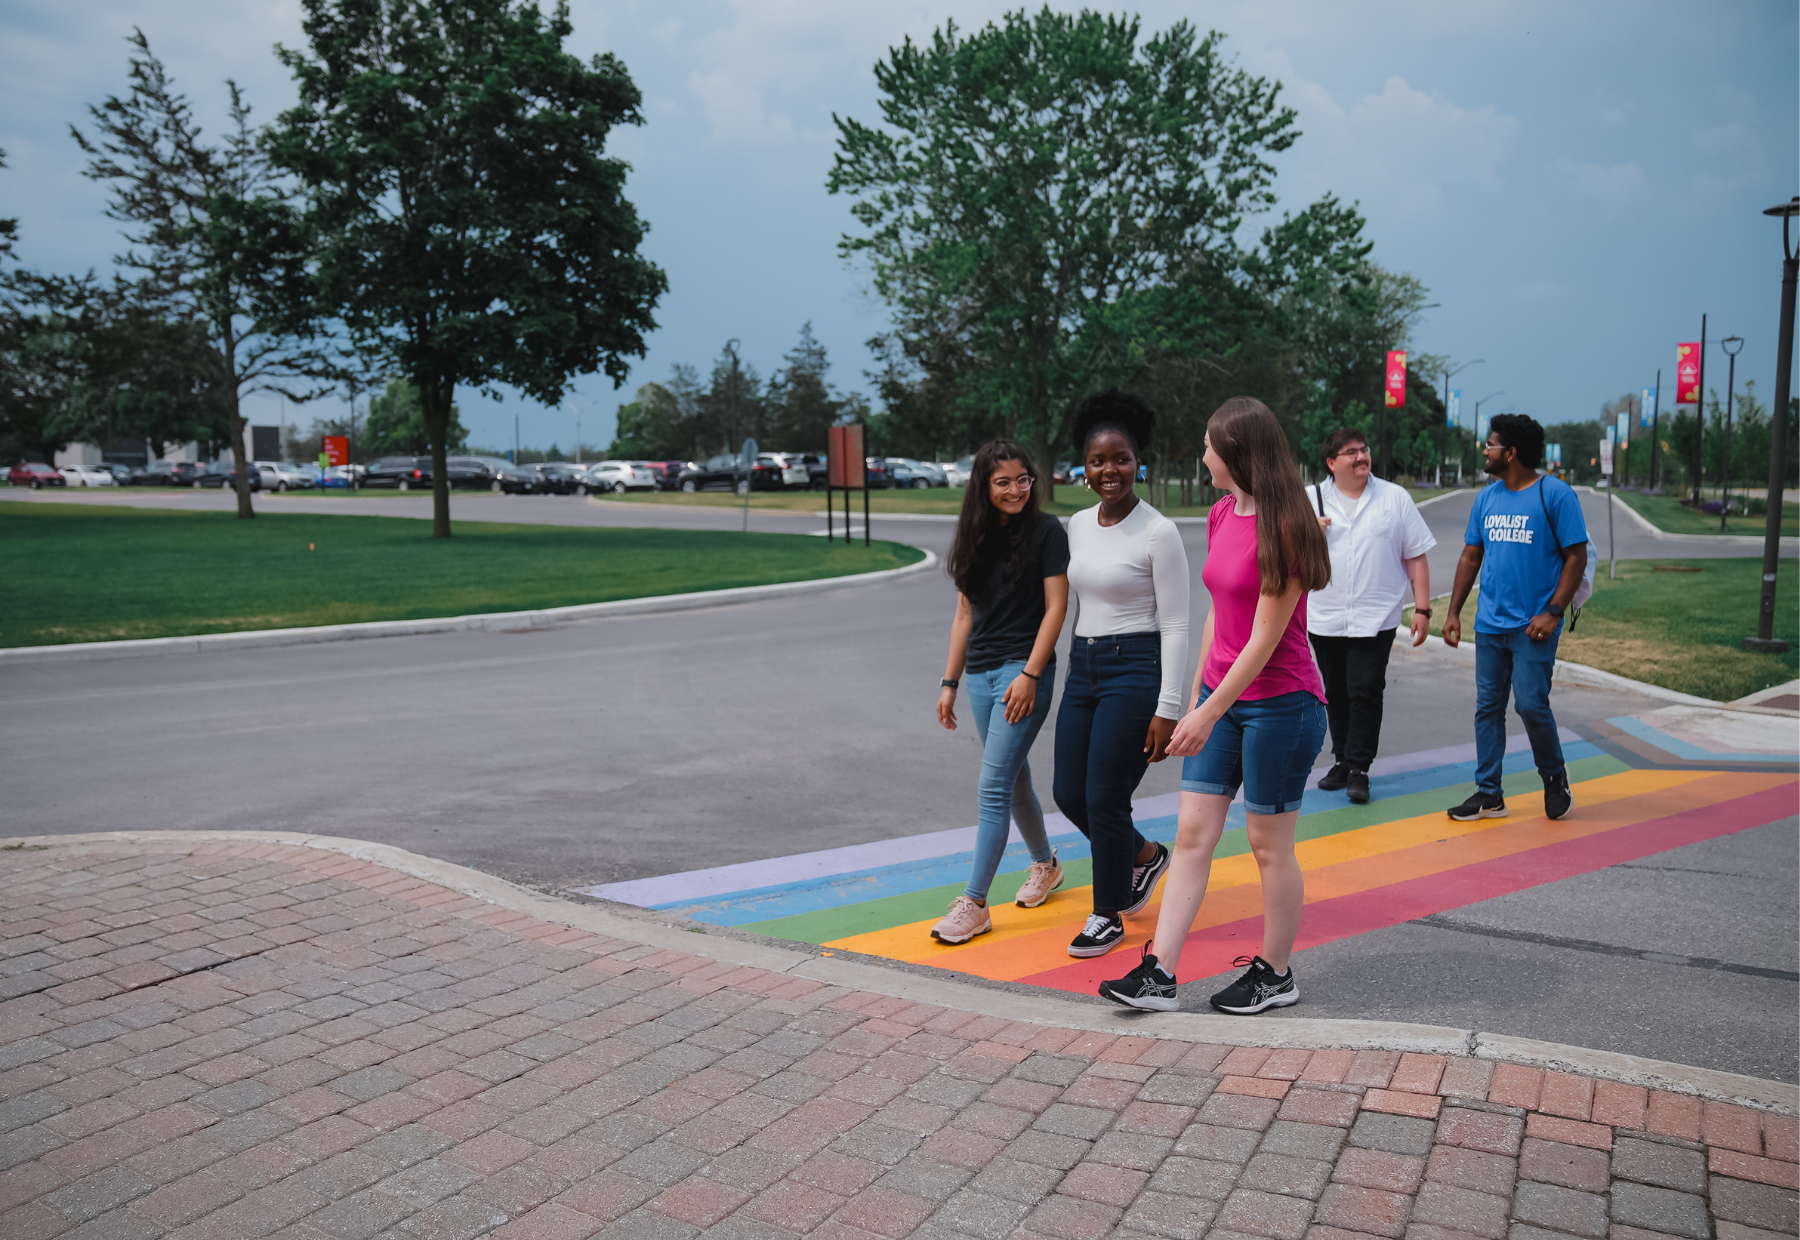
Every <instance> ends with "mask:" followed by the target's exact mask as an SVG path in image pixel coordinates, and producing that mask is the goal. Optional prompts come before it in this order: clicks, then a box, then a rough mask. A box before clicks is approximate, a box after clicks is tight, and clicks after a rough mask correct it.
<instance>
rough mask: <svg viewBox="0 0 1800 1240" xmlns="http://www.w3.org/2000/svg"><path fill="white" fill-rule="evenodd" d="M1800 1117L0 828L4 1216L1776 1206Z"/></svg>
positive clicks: (1213, 1213) (485, 1221)
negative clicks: (1134, 1031)
mask: <svg viewBox="0 0 1800 1240" xmlns="http://www.w3.org/2000/svg"><path fill="white" fill-rule="evenodd" d="M1246 1036H1250V1035H1249V1032H1248V1029H1247V1034H1246ZM1797 1143H1800V1133H1797V1131H1796V1122H1795V1118H1794V1117H1793V1116H1791V1115H1777V1114H1772V1113H1764V1112H1759V1111H1756V1110H1751V1109H1747V1108H1744V1107H1738V1106H1730V1105H1722V1104H1718V1103H1713V1102H1702V1101H1700V1100H1698V1099H1696V1098H1692V1097H1688V1096H1683V1095H1678V1094H1673V1093H1664V1092H1660V1091H1646V1090H1645V1089H1642V1088H1638V1087H1633V1086H1626V1085H1619V1084H1614V1083H1610V1082H1604V1081H1602V1082H1596V1081H1594V1080H1592V1079H1588V1078H1584V1077H1580V1076H1575V1075H1568V1074H1563V1073H1556V1072H1544V1071H1540V1070H1537V1069H1532V1068H1523V1067H1518V1066H1514V1065H1509V1064H1501V1065H1499V1066H1495V1065H1494V1064H1493V1063H1492V1062H1490V1061H1484V1060H1477V1059H1459V1058H1449V1059H1446V1058H1444V1057H1441V1056H1434V1055H1415V1054H1400V1053H1396V1052H1386V1051H1360V1052H1352V1051H1332V1050H1322V1051H1304V1050H1276V1051H1269V1050H1258V1049H1251V1048H1248V1047H1237V1048H1233V1047H1228V1046H1213V1045H1196V1044H1194V1043H1191V1042H1180V1041H1159V1040H1153V1039H1149V1038H1140V1037H1114V1036H1109V1035H1105V1034H1096V1033H1092V1032H1081V1031H1076V1030H1072V1029H1058V1028H1052V1027H1046V1026H1044V1025H1035V1024H1019V1023H1014V1022H1009V1021H1006V1020H1002V1019H999V1018H996V1017H991V1016H977V1015H972V1014H970V1013H966V1012H957V1011H951V1010H947V1009H944V1008H939V1007H929V1006H923V1005H916V1004H908V1003H906V1002H904V1001H902V1000H896V999H891V998H885V997H880V996H875V995H870V994H866V993H859V992H855V991H850V990H846V989H843V988H841V987H833V986H827V985H823V984H821V983H819V982H816V981H811V980H806V979H800V978H794V977H788V976H784V975H781V974H777V973H770V972H765V971H762V970H758V969H752V968H743V967H739V966H735V965H729V964H720V963H717V962H716V961H713V960H710V959H706V958H703V957H700V956H695V955H687V954H683V953H678V952H674V951H667V950H661V949H658V948H654V947H646V946H643V945H641V944H635V943H631V942H626V941H623V940H619V939H609V938H605V937H600V936H596V935H594V934H590V933H587V932H585V931H581V930H575V929H570V928H568V927H566V926H562V925H557V924H554V923H551V922H547V921H542V920H539V919H536V918H534V917H531V916H528V915H526V914H523V913H519V912H514V911H511V910H509V909H506V908H501V907H497V906H495V905H493V904H489V903H484V902H482V901H479V900H476V899H473V898H470V897H467V896H464V895H460V894H458V893H456V892H454V891H451V890H449V889H447V888H444V887H441V886H437V885H435V884H432V883H429V882H425V881H422V880H419V879H416V878H412V877H409V876H407V875H404V874H400V873H397V872H396V871H394V870H392V869H387V868H383V867H381V866H378V865H375V864H372V863H369V862H366V861H361V860H357V859H354V858H349V857H345V856H342V855H338V854H335V853H331V852H327V851H323V850H321V849H316V848H306V847H299V846H288V845H271V844H261V843H258V844H249V843H236V844H234V843H228V842H221V843H216V844H215V843H206V844H195V845H186V844H182V845H176V844H166V845H163V844H159V845H137V846H130V845H117V844H89V845H71V846H57V847H52V848H48V849H42V850H32V849H25V850H18V851H12V850H8V851H6V852H3V853H0V1155H3V1157H0V1167H3V1168H4V1170H0V1237H4V1238H5V1240H34V1238H36V1237H40V1236H57V1235H62V1236H70V1237H84V1238H85V1237H90V1236H92V1237H102V1236H104V1237H157V1236H163V1235H171V1236H180V1237H183V1238H184V1240H185V1238H187V1237H195V1238H198V1237H216V1238H219V1240H240V1238H242V1237H250V1236H264V1235H278V1236H281V1237H283V1238H293V1240H299V1238H301V1237H306V1238H309V1240H319V1238H322V1237H337V1238H340V1240H352V1238H358V1237H368V1236H375V1235H385V1236H392V1237H399V1238H403V1240H434V1238H438V1237H445V1238H449V1237H466V1236H477V1235H483V1234H491V1235H493V1236H496V1237H506V1238H509V1240H512V1238H524V1237H532V1238H540V1237H542V1238H558V1240H561V1238H568V1240H576V1238H579V1237H587V1236H595V1235H598V1236H604V1237H607V1238H608V1240H628V1238H629V1240H689V1238H691V1237H696V1236H699V1235H700V1234H701V1233H703V1232H704V1233H705V1234H706V1235H707V1236H708V1237H709V1238H717V1240H788V1238H789V1237H792V1236H798V1235H807V1236H814V1237H819V1238H821V1240H875V1238H877V1237H880V1238H885V1240H901V1238H902V1237H907V1236H921V1237H924V1236H929V1237H931V1238H932V1240H965V1238H991V1240H999V1238H1001V1237H1008V1236H1016V1237H1020V1238H1021V1240H1026V1238H1029V1237H1032V1236H1044V1237H1055V1238H1056V1240H1103V1238H1111V1237H1118V1238H1120V1240H1129V1238H1130V1237H1133V1236H1138V1235H1142V1236H1160V1237H1167V1238H1169V1240H1186V1238H1189V1237H1193V1238H1197V1237H1200V1236H1203V1235H1211V1236H1213V1237H1215V1238H1217V1240H1237V1238H1238V1237H1259V1238H1262V1240H1356V1237H1358V1236H1364V1235H1366V1236H1381V1237H1387V1238H1389V1240H1463V1238H1464V1237H1481V1238H1483V1240H1557V1238H1558V1237H1565V1238H1566V1237H1582V1238H1586V1240H1655V1237H1656V1236H1658V1235H1666V1236H1678V1237H1684V1238H1685V1240H1712V1238H1713V1237H1718V1240H1763V1238H1764V1237H1767V1236H1772V1235H1774V1234H1785V1235H1793V1234H1794V1232H1795V1229H1796V1188H1797V1187H1800V1184H1797V1181H1796V1165H1795V1164H1796V1161H1797V1160H1800V1151H1797V1149H1796V1146H1797Z"/></svg>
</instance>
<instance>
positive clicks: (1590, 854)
mask: <svg viewBox="0 0 1800 1240" xmlns="http://www.w3.org/2000/svg"><path fill="white" fill-rule="evenodd" d="M1797 797H1800V783H1788V784H1782V785H1779V786H1777V787H1774V788H1769V789H1767V790H1765V791H1762V792H1755V793H1751V794H1749V795H1748V796H1742V797H1736V798H1733V799H1732V800H1729V801H1720V802H1718V803H1716V804H1713V805H1707V806H1702V807H1698V808H1695V809H1691V810H1687V811H1685V812H1683V813H1680V814H1671V815H1669V816H1668V817H1667V818H1653V819H1650V820H1648V821H1646V822H1638V823H1631V824H1629V825H1626V826H1622V827H1617V828H1614V829H1613V830H1611V831H1601V832H1599V833H1597V834H1594V835H1588V836H1583V837H1582V838H1580V839H1574V840H1567V841H1564V842H1562V843H1559V844H1546V845H1545V846H1544V847H1542V848H1532V849H1528V850H1526V851H1524V852H1517V853H1513V854H1511V855H1509V856H1505V857H1495V858H1493V859H1492V860H1489V861H1480V862H1477V863H1475V864H1474V865H1465V866H1458V867H1457V868H1455V869H1450V870H1443V871H1440V872H1439V873H1437V874H1428V875H1425V876H1423V877H1420V878H1413V879H1408V880H1406V881H1405V882H1399V883H1394V884H1392V885H1390V886H1387V887H1376V888H1372V889H1370V890H1368V891H1359V892H1357V893H1356V894H1354V895H1347V896H1338V897H1336V898H1335V899H1331V900H1320V901H1319V902H1318V903H1316V904H1308V905H1307V906H1306V912H1305V915H1304V916H1303V917H1302V918H1301V921H1300V939H1299V942H1298V943H1296V944H1295V949H1296V950H1300V949H1304V948H1308V947H1316V946H1318V945H1319V944H1321V943H1332V942H1336V941H1337V940H1339V939H1347V938H1351V937H1354V936H1355V935H1358V934H1366V933H1368V932H1369V931H1371V930H1379V929H1382V928H1383V927H1385V926H1397V925H1399V924H1400V923H1401V922H1405V921H1411V920H1413V919H1414V918H1416V917H1423V916H1425V915H1427V914H1430V913H1442V912H1445V911H1447V910H1449V909H1453V908H1461V907H1463V906H1464V905H1466V904H1475V903H1478V902H1479V901H1482V900H1490V899H1492V898H1493V897H1495V896H1502V895H1507V894H1508V893H1510V892H1514V891H1523V890H1525V889H1526V888H1529V887H1537V886H1541V885H1542V884H1544V883H1553V882H1556V881H1558V880H1559V879H1564V878H1572V877H1574V876H1575V875H1577V874H1587V873H1590V872H1592V871H1594V870H1600V869H1604V868H1606V867H1607V866H1609V865H1618V864H1619V863H1620V862H1622V861H1635V860H1637V859H1638V858H1640V857H1648V856H1651V855H1653V854H1655V853H1660V852H1667V851H1669V850H1670V849H1671V848H1680V847H1682V846H1684V845H1687V844H1697V843H1699V842H1700V841H1701V840H1710V839H1715V838H1717V837H1718V836H1721V835H1731V834H1733V833H1735V832H1738V831H1746V830H1749V829H1750V828H1751V827H1760V826H1762V825H1763V824H1764V823H1767V822H1773V821H1774V820H1775V819H1777V818H1785V817H1787V816H1789V815H1791V814H1793V813H1794V812H1795V810H1796V808H1797V806H1796V799H1797ZM1261 944H1262V918H1261V917H1246V918H1242V919H1240V920H1238V921H1233V922H1226V923H1224V924H1223V925H1217V926H1208V927H1205V928H1203V929H1200V930H1196V931H1194V932H1193V933H1192V934H1190V935H1189V936H1188V940H1187V943H1186V945H1185V946H1183V947H1182V949H1181V973H1182V975H1183V976H1185V977H1211V976H1213V975H1214V974H1217V973H1226V972H1230V971H1231V970H1232V968H1233V966H1232V963H1231V962H1232V960H1233V959H1234V958H1236V957H1238V956H1248V955H1252V954H1254V953H1255V952H1256V951H1257V950H1258V948H1259V947H1260V946H1261ZM1125 950H1126V949H1123V948H1121V949H1118V950H1116V951H1115V952H1114V953H1113V954H1112V956H1111V957H1107V956H1102V957H1100V958H1099V959H1097V960H1083V961H1079V962H1077V963H1074V964H1069V965H1063V966H1061V967H1059V968H1055V969H1047V970H1045V971H1044V972H1042V973H1034V974H1032V975H1031V976H1029V977H1021V978H1019V979H1018V980H1019V981H1021V982H1027V983H1030V984H1031V985H1034V986H1050V987H1054V988H1055V989H1058V990H1073V991H1080V992H1083V993H1091V992H1092V991H1093V989H1094V987H1095V986H1097V985H1099V984H1100V982H1101V981H1102V980H1103V979H1105V978H1110V977H1119V976H1121V975H1123V974H1124V972H1125V970H1126V969H1127V968H1129V967H1130V966H1129V965H1128V964H1122V963H1121V961H1120V959H1119V956H1120V955H1121V954H1122V953H1123V952H1124V951H1125ZM1133 954H1135V953H1133Z"/></svg>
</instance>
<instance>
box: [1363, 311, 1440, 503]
mask: <svg viewBox="0 0 1800 1240" xmlns="http://www.w3.org/2000/svg"><path fill="white" fill-rule="evenodd" d="M1443 304H1444V303H1442V302H1439V301H1429V302H1426V303H1425V304H1424V305H1422V306H1414V307H1413V308H1412V309H1411V310H1408V311H1407V312H1406V313H1405V314H1403V315H1401V316H1400V322H1401V324H1402V325H1403V326H1404V324H1405V323H1406V321H1407V320H1408V319H1410V318H1412V317H1413V316H1414V315H1418V314H1423V313H1424V312H1425V311H1427V310H1439V309H1442V308H1443ZM1386 374H1387V372H1386V371H1385V370H1383V371H1382V375H1383V378H1384V380H1385V377H1386ZM1375 438H1376V439H1378V440H1379V441H1380V442H1379V443H1377V444H1376V445H1375V449H1376V451H1375V457H1376V460H1375V472H1376V473H1377V474H1378V475H1380V476H1381V477H1383V478H1386V477H1387V476H1388V450H1387V393H1386V392H1383V393H1382V397H1381V404H1380V405H1379V406H1377V407H1376V412H1375ZM1440 442H1441V440H1440Z"/></svg>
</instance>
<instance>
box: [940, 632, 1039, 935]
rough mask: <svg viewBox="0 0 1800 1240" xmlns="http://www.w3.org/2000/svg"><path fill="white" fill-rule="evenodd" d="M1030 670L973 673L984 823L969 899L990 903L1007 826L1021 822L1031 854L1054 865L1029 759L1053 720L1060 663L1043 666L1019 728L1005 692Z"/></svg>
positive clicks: (1005, 667) (1017, 663) (1008, 666)
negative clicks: (1011, 716)
mask: <svg viewBox="0 0 1800 1240" xmlns="http://www.w3.org/2000/svg"><path fill="white" fill-rule="evenodd" d="M1024 668H1025V660H1024V659H1013V660H1011V661H1009V662H1007V663H1003V664H1001V665H1000V666H999V667H996V668H993V669H991V670H989V671H985V672H968V673H966V674H965V675H964V676H963V683H964V684H966V685H968V687H969V711H970V713H971V714H973V715H974V716H975V730H976V731H977V732H979V733H980V734H981V783H980V784H979V785H978V786H977V789H976V800H977V801H978V803H979V804H980V807H981V824H980V826H979V827H977V828H976V831H975V864H974V866H973V868H972V869H971V870H970V873H969V887H968V895H969V898H970V899H972V900H986V899H987V894H988V888H989V887H990V886H991V885H992V884H993V881H994V872H995V871H996V870H998V869H999V868H1000V858H1001V856H1002V855H1003V854H1004V853H1005V852H1006V838H1007V834H1008V827H1009V824H1010V823H1011V822H1013V821H1014V820H1016V821H1017V822H1018V824H1019V838H1021V839H1022V840H1024V841H1025V847H1026V848H1028V849H1030V850H1031V859H1032V860H1033V861H1048V860H1050V840H1049V837H1048V836H1046V835H1045V834H1044V809H1043V806H1041V805H1039V804H1038V799H1037V793H1036V792H1034V791H1033V790H1032V787H1031V763H1030V762H1028V761H1027V760H1026V755H1027V754H1029V753H1030V752H1031V742H1033V741H1035V740H1036V739H1037V734H1038V732H1039V731H1040V730H1042V728H1043V726H1044V720H1046V719H1048V718H1049V717H1050V699H1051V697H1053V696H1054V693H1053V690H1054V689H1055V688H1056V660H1054V659H1052V660H1051V661H1050V662H1049V663H1046V664H1045V665H1044V671H1043V675H1042V676H1041V677H1040V678H1039V680H1038V687H1037V700H1036V701H1035V702H1033V703H1032V707H1031V713H1030V714H1029V715H1027V716H1025V718H1023V719H1021V720H1019V722H1017V723H1008V722H1007V721H1006V702H1005V697H1006V689H1007V686H1009V685H1011V684H1012V682H1013V681H1014V680H1015V679H1017V678H1018V675H1019V673H1020V672H1021V671H1023V670H1024Z"/></svg>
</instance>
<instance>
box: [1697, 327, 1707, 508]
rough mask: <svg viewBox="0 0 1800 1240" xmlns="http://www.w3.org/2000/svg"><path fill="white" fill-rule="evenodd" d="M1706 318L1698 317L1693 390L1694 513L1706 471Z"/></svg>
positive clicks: (1698, 504) (1698, 505)
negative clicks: (1697, 383)
mask: <svg viewBox="0 0 1800 1240" xmlns="http://www.w3.org/2000/svg"><path fill="white" fill-rule="evenodd" d="M1705 447H1706V316H1705V315H1704V314H1703V315H1701V316H1700V386H1699V387H1697V388H1695V389H1694V511H1695V512H1699V511H1700V478H1701V475H1702V474H1703V473H1705V471H1706V458H1705V457H1704V456H1703V455H1702V452H1703V451H1704V450H1705Z"/></svg>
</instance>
